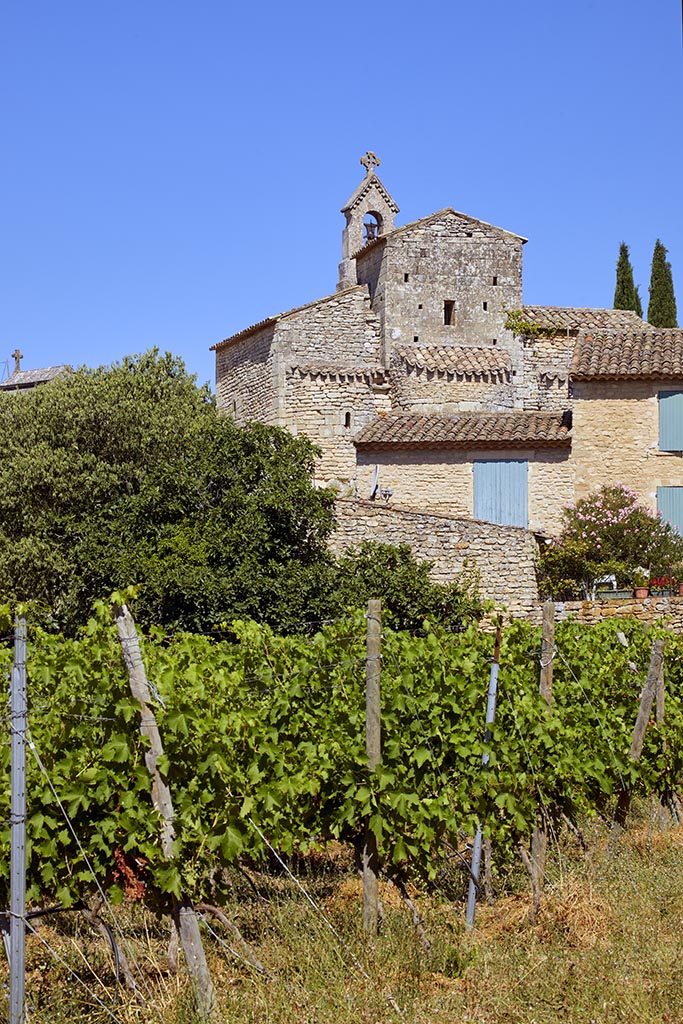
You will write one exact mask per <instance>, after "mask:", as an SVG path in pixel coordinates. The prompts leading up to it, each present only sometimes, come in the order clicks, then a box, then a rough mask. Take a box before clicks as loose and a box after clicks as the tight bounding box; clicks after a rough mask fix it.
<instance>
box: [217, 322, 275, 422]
mask: <svg viewBox="0 0 683 1024" xmlns="http://www.w3.org/2000/svg"><path fill="white" fill-rule="evenodd" d="M274 330H275V329H274V327H273V325H272V324H271V325H268V326H267V327H263V328H262V329H261V330H259V331H253V332H251V333H250V334H248V335H246V337H244V338H237V339H236V340H235V341H232V342H230V343H229V344H228V345H224V346H222V347H221V348H219V349H218V350H217V351H216V402H217V405H218V408H219V409H221V410H222V411H223V412H227V413H228V414H229V415H231V416H233V417H234V419H235V422H236V423H238V424H239V425H240V426H243V425H244V424H245V423H248V422H249V421H250V420H261V421H262V422H263V423H275V422H276V420H277V394H278V381H277V376H276V373H277V371H276V360H275V359H274V353H273V339H274Z"/></svg>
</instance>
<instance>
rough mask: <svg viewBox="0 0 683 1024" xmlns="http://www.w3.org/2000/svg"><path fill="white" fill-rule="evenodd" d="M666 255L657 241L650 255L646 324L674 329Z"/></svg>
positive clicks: (671, 278)
mask: <svg viewBox="0 0 683 1024" xmlns="http://www.w3.org/2000/svg"><path fill="white" fill-rule="evenodd" d="M666 255H667V249H666V248H665V246H663V245H662V243H661V242H660V240H659V239H657V241H656V242H655V248H654V252H653V253H652V269H651V273H650V301H649V303H648V307H647V322H648V323H649V324H652V326H653V327H676V326H677V324H678V321H677V319H676V297H675V295H674V282H673V276H672V273H671V264H670V263H669V261H668V260H667V258H666Z"/></svg>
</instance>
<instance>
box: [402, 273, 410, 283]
mask: <svg viewBox="0 0 683 1024" xmlns="http://www.w3.org/2000/svg"><path fill="white" fill-rule="evenodd" d="M409 279H410V274H404V275H403V280H404V282H407V281H408V280H409Z"/></svg>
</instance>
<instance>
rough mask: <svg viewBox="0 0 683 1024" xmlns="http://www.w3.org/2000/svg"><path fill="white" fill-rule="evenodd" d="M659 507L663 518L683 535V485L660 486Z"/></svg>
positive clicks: (658, 494)
mask: <svg viewBox="0 0 683 1024" xmlns="http://www.w3.org/2000/svg"><path fill="white" fill-rule="evenodd" d="M657 508H658V510H659V511H660V512H661V513H662V519H665V520H666V522H667V523H671V525H672V526H674V527H676V528H677V529H678V532H679V533H680V534H681V535H683V487H658V488H657Z"/></svg>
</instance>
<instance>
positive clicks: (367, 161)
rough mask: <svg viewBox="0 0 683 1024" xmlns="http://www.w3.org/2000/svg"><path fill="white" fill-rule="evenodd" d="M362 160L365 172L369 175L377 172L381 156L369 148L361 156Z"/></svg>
mask: <svg viewBox="0 0 683 1024" xmlns="http://www.w3.org/2000/svg"><path fill="white" fill-rule="evenodd" d="M360 162H361V163H362V165H363V167H364V168H365V173H366V175H367V176H370V175H371V174H374V173H375V167H379V165H380V163H381V161H380V159H379V157H377V156H375V154H374V153H373V152H372V150H371V149H369V150H368V151H367V153H366V154H365V156H362V157H361V158H360Z"/></svg>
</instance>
